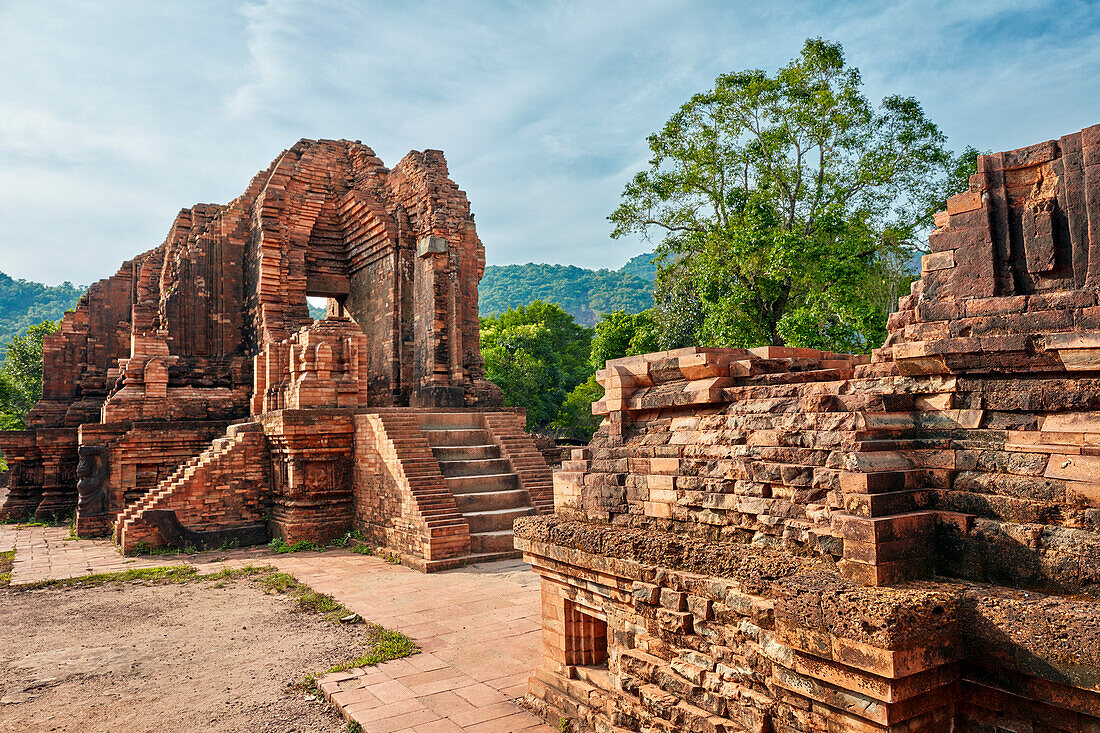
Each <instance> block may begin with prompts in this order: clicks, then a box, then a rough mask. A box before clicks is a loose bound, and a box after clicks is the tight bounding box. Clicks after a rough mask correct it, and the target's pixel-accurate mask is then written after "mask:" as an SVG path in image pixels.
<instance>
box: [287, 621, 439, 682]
mask: <svg viewBox="0 0 1100 733" xmlns="http://www.w3.org/2000/svg"><path fill="white" fill-rule="evenodd" d="M363 643H364V644H365V645H366V647H367V650H366V653H365V654H361V655H360V656H358V657H356V658H355V659H351V660H349V661H347V662H344V663H343V664H334V665H333V666H331V667H329V668H328V669H326V670H325V671H324V672H322V673H321V674H319V675H315V674H307V675H306V676H305V677H303V678H302V679H301V681H300V682H298V685H297V687H298V688H299V689H301V690H303V691H306V692H319V690H318V689H317V680H318V679H319V678H321V677H324V676H325V675H327V674H333V673H335V672H346V671H348V670H349V669H357V668H359V667H373V666H374V665H376V664H381V663H382V662H388V661H390V660H391V659H402V658H404V657H411V656H412V655H413V654H419V653H420V647H419V646H418V645H417V644H416V642H414V641H413V640H412V639H410V638H409V637H407V636H405V635H404V634H402V633H401V632H400V631H391V630H390V629H387V628H384V627H382V626H379V625H378V624H367V638H366V640H365V641H364V642H363Z"/></svg>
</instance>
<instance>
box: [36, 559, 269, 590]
mask: <svg viewBox="0 0 1100 733" xmlns="http://www.w3.org/2000/svg"><path fill="white" fill-rule="evenodd" d="M268 570H274V568H271V567H270V566H262V567H255V566H253V565H248V566H245V567H243V568H225V569H223V570H219V571H218V572H216V573H208V574H206V575H199V571H198V570H196V569H195V568H193V567H191V566H190V565H181V566H175V567H160V568H132V569H130V570H121V571H118V572H114V573H93V574H92V575H81V576H80V577H77V578H59V579H55V580H40V581H38V582H36V583H27V584H26V585H17V586H15V589H16V590H20V591H24V590H40V589H42V588H94V587H96V586H100V585H106V584H108V583H136V582H145V583H155V584H167V583H189V582H192V581H218V580H227V579H230V578H240V577H249V576H252V575H257V574H259V573H263V572H266V571H268Z"/></svg>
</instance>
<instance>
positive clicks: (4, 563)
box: [0, 550, 15, 588]
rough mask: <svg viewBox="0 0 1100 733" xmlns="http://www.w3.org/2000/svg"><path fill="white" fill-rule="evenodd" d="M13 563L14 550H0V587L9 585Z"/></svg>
mask: <svg viewBox="0 0 1100 733" xmlns="http://www.w3.org/2000/svg"><path fill="white" fill-rule="evenodd" d="M14 565H15V550H9V551H8V552H0V588H7V587H8V586H9V585H11V569H12V566H14Z"/></svg>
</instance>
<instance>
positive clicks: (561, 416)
mask: <svg viewBox="0 0 1100 733" xmlns="http://www.w3.org/2000/svg"><path fill="white" fill-rule="evenodd" d="M653 311H654V309H649V310H645V311H642V312H641V313H627V312H626V311H622V310H619V311H615V312H613V313H605V314H604V316H603V318H601V319H600V321H599V322H598V323H596V333H595V335H594V336H593V337H592V351H591V356H590V357H589V361H590V363H591V368H592V369H593V370H594V371H598V370H600V369H603V368H604V365H605V364H606V362H608V361H609V360H611V359H620V358H622V357H624V356H632V355H634V354H645V353H648V352H650V351H658V350H659V348H660V347H659V345H658V338H657V324H656V323H655V321H654V313H653ZM601 397H603V387H601V386H600V384H599V382H597V381H596V376H595V374H592V375H590V376H589V377H588V379H586V380H585V381H583V382H581V383H580V384H578V385H577V386H576V387H575V388H574V389H573V391H572V392H570V393H569V395H568V396H567V397H566V398H565V402H564V403H562V406H561V409H560V410H559V411H558V416H557V417H556V418H555V419H554V421H553V422H552V423H551V424H550V427H552V428H553V429H554V430H556V431H558V432H559V433H560V434H562V435H565V436H567V437H570V438H574V439H576V440H584V441H587V440H589V439H590V438H591V437H592V434H593V433H594V432H596V428H598V427H599V425H600V418H598V417H596V416H595V415H593V414H592V403H593V402H595V401H596V400H598V399H600V398H601Z"/></svg>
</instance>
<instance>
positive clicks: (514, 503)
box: [454, 489, 528, 514]
mask: <svg viewBox="0 0 1100 733" xmlns="http://www.w3.org/2000/svg"><path fill="white" fill-rule="evenodd" d="M454 500H455V506H457V507H458V510H459V511H460V512H462V513H464V514H465V513H467V512H487V511H492V510H494V509H515V508H518V507H525V506H527V501H528V497H527V492H526V491H524V490H523V489H516V490H514V491H484V492H472V493H469V494H455V495H454Z"/></svg>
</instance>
